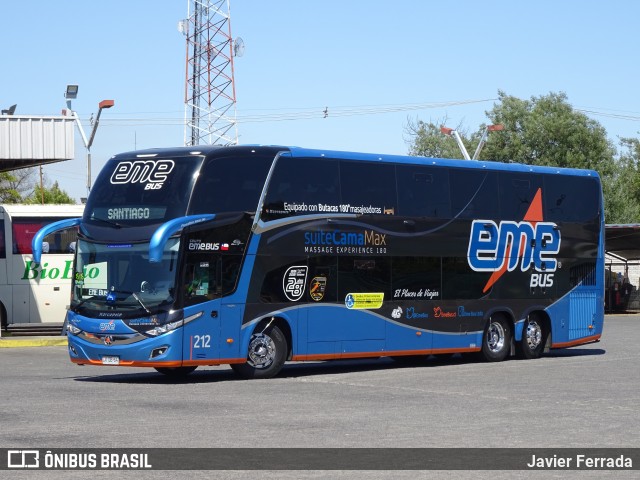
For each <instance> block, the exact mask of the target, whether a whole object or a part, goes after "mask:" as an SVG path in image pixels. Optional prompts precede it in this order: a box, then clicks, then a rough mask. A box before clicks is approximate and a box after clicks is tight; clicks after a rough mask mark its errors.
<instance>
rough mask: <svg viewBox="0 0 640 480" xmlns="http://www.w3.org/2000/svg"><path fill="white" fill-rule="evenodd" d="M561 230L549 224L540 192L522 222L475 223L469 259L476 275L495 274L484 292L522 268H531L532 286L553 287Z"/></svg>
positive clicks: (525, 270)
mask: <svg viewBox="0 0 640 480" xmlns="http://www.w3.org/2000/svg"><path fill="white" fill-rule="evenodd" d="M560 242H561V235H560V230H559V229H558V226H557V225H556V224H555V223H553V222H545V221H544V218H543V210H542V189H538V191H537V192H536V194H535V196H534V198H533V201H532V202H531V205H530V206H529V209H528V210H527V213H526V214H525V216H524V218H523V220H522V221H521V222H514V221H502V222H500V223H498V224H496V223H495V222H494V221H492V220H474V221H473V223H472V224H471V233H470V235H469V248H468V252H467V258H468V262H469V266H470V267H471V269H472V270H474V271H476V272H493V273H492V275H491V277H490V278H489V281H488V282H487V284H486V285H485V287H484V289H483V290H482V292H483V293H485V292H487V291H488V290H489V289H490V288H491V287H492V286H493V284H495V283H496V282H497V281H498V280H499V279H500V278H501V277H502V275H504V274H505V273H506V272H512V271H514V270H515V269H516V268H518V266H519V267H520V271H522V272H527V271H529V270H530V269H531V268H533V269H534V270H535V272H536V273H532V274H531V280H530V282H529V286H530V287H531V288H533V287H543V288H544V287H551V286H553V275H554V274H553V272H555V271H556V269H557V268H558V261H557V260H556V258H555V256H556V255H557V253H558V252H559V251H560Z"/></svg>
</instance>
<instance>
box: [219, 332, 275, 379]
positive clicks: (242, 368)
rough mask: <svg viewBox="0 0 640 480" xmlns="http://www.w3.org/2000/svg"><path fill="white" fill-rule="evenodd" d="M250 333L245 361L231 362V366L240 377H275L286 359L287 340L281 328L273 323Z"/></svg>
mask: <svg viewBox="0 0 640 480" xmlns="http://www.w3.org/2000/svg"><path fill="white" fill-rule="evenodd" d="M258 330H259V329H256V332H254V333H253V335H251V339H250V340H249V349H248V352H247V362H246V363H232V364H231V368H232V369H233V371H234V372H236V373H237V374H238V375H240V376H241V377H242V378H246V379H251V378H272V377H275V376H276V375H277V374H278V373H280V370H281V369H282V366H283V365H284V362H285V360H286V359H287V341H286V339H285V338H284V334H283V333H282V330H280V329H279V328H278V327H277V326H276V325H273V326H271V327H269V328H267V329H265V330H264V331H258Z"/></svg>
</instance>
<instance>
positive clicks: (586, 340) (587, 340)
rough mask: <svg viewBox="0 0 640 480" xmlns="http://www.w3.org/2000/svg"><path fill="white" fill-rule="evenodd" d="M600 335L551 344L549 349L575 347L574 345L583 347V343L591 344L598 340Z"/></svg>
mask: <svg viewBox="0 0 640 480" xmlns="http://www.w3.org/2000/svg"><path fill="white" fill-rule="evenodd" d="M601 336H602V334H600V335H593V336H591V337H585V338H579V339H578V340H572V341H571V342H562V343H552V344H551V348H565V347H575V346H576V345H583V344H585V343H592V342H596V341H598V340H600V337H601Z"/></svg>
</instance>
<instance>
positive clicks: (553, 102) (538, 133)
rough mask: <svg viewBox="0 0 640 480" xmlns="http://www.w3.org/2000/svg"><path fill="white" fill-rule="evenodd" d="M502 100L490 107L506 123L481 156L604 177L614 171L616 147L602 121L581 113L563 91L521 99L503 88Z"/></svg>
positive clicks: (492, 115)
mask: <svg viewBox="0 0 640 480" xmlns="http://www.w3.org/2000/svg"><path fill="white" fill-rule="evenodd" d="M498 96H499V103H497V104H496V105H494V107H493V109H492V110H491V111H489V112H486V114H487V116H488V117H489V120H490V123H492V124H496V123H500V124H502V125H504V130H503V131H502V132H500V133H499V134H492V138H491V141H490V142H488V143H487V145H486V147H485V148H484V150H483V152H482V155H481V158H483V159H492V160H497V161H502V162H506V161H515V162H518V163H526V164H530V165H547V166H554V167H569V168H587V169H592V170H596V171H598V173H600V175H601V176H602V177H603V178H608V177H610V176H611V174H612V173H613V170H614V155H615V147H614V146H613V145H612V143H611V142H610V141H609V139H608V138H607V132H606V130H605V129H604V127H602V125H600V124H599V123H598V122H597V121H595V120H592V119H590V118H589V117H587V116H586V115H584V114H583V113H581V112H577V111H575V110H574V109H573V107H572V106H571V105H570V104H569V103H568V102H567V96H566V95H565V94H564V93H550V94H549V95H546V96H541V97H537V98H536V97H531V100H521V99H519V98H516V97H511V96H508V95H506V94H505V93H504V92H502V91H499V92H498Z"/></svg>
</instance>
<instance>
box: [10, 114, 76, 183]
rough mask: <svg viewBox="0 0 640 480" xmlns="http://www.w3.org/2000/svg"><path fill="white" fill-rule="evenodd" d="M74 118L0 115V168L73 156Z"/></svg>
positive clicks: (25, 165)
mask: <svg viewBox="0 0 640 480" xmlns="http://www.w3.org/2000/svg"><path fill="white" fill-rule="evenodd" d="M73 129H74V119H73V118H71V117H32V116H25V115H0V171H6V170H11V169H14V168H21V167H29V166H33V165H39V164H42V163H51V162H58V161H62V160H71V159H73V158H74V155H75V151H74V131H73Z"/></svg>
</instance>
